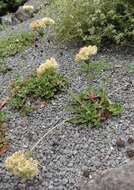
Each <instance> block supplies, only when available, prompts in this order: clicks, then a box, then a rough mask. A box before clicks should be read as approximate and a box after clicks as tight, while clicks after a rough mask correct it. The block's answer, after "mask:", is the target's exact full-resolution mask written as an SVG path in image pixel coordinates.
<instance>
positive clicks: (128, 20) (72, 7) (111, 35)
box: [49, 0, 134, 46]
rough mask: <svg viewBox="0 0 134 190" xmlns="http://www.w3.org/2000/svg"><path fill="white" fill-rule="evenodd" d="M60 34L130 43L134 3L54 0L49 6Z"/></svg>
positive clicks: (96, 41) (67, 37) (133, 36)
mask: <svg viewBox="0 0 134 190" xmlns="http://www.w3.org/2000/svg"><path fill="white" fill-rule="evenodd" d="M51 10H52V11H54V12H55V14H57V17H56V19H55V21H56V23H57V25H56V31H57V35H58V38H59V39H60V40H62V41H71V40H83V41H86V42H88V43H91V44H96V45H98V46H100V45H103V44H104V43H107V42H108V43H109V42H112V43H115V44H120V45H126V44H127V45H130V42H131V44H132V42H134V41H133V39H134V11H133V10H134V3H133V1H131V0H130V1H129V0H112V1H109V0H77V1H76V0H62V1H61V0H55V1H54V2H53V3H52V5H51V6H50V11H49V12H50V14H51Z"/></svg>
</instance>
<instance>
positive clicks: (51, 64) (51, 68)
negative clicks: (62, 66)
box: [37, 57, 59, 77]
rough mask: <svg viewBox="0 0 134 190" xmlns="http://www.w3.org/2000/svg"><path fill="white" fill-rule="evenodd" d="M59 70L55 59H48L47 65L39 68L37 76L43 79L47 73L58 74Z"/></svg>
mask: <svg viewBox="0 0 134 190" xmlns="http://www.w3.org/2000/svg"><path fill="white" fill-rule="evenodd" d="M58 68H59V65H58V63H57V61H56V60H55V58H52V57H51V58H50V59H47V60H46V62H45V63H43V64H41V65H40V66H39V68H37V76H38V77H42V76H43V75H44V74H46V73H51V72H56V70H57V69H58Z"/></svg>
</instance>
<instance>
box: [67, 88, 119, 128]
mask: <svg viewBox="0 0 134 190" xmlns="http://www.w3.org/2000/svg"><path fill="white" fill-rule="evenodd" d="M72 97H73V101H72V104H71V108H70V111H71V113H72V114H73V115H74V116H73V117H72V118H71V119H70V122H71V123H73V124H76V125H77V124H78V125H81V126H91V127H99V126H101V123H102V122H103V121H105V120H107V119H109V118H111V117H112V116H117V115H119V114H120V113H122V112H123V107H122V106H121V105H120V104H117V103H115V104H114V103H112V102H111V101H110V100H109V98H108V96H107V93H106V91H105V90H104V89H99V90H97V89H95V88H92V89H88V90H85V91H84V92H82V93H81V94H80V95H74V94H72Z"/></svg>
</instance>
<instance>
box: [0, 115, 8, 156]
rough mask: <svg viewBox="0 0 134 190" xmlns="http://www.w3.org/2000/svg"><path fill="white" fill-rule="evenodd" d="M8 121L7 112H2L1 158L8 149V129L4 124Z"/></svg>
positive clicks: (0, 119)
mask: <svg viewBox="0 0 134 190" xmlns="http://www.w3.org/2000/svg"><path fill="white" fill-rule="evenodd" d="M6 120H7V116H6V113H5V112H2V111H0V156H1V155H2V154H3V153H4V152H5V151H6V150H7V149H8V147H9V143H8V140H7V137H6V128H5V125H4V123H5V122H6Z"/></svg>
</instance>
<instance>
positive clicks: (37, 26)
mask: <svg viewBox="0 0 134 190" xmlns="http://www.w3.org/2000/svg"><path fill="white" fill-rule="evenodd" d="M30 27H31V28H32V30H33V31H40V30H42V29H44V28H45V27H46V25H45V24H44V22H43V21H42V19H38V20H34V21H32V22H31V24H30Z"/></svg>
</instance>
